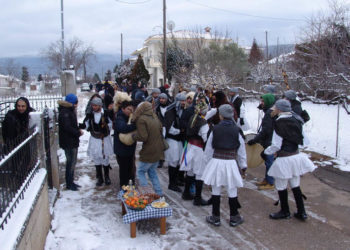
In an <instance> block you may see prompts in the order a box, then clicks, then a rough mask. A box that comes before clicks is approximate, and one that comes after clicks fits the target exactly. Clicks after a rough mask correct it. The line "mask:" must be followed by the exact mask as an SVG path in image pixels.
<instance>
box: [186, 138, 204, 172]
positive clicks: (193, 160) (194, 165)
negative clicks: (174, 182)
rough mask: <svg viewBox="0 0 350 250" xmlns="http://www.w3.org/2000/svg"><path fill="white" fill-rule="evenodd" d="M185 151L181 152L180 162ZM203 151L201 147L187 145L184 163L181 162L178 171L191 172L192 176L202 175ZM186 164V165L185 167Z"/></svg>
mask: <svg viewBox="0 0 350 250" xmlns="http://www.w3.org/2000/svg"><path fill="white" fill-rule="evenodd" d="M184 153H185V151H184V150H183V152H182V155H181V160H182V159H184V158H183V154H184ZM203 155H204V152H203V149H202V148H201V147H198V146H195V145H192V144H190V143H188V144H187V153H186V161H185V160H183V161H182V162H181V165H180V171H190V170H192V171H193V172H194V174H196V175H201V174H202V173H203V164H202V161H203V158H204V157H203ZM186 163H187V165H186Z"/></svg>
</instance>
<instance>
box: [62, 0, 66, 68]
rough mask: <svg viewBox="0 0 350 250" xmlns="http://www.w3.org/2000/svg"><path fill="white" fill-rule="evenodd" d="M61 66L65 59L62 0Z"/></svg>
mask: <svg viewBox="0 0 350 250" xmlns="http://www.w3.org/2000/svg"><path fill="white" fill-rule="evenodd" d="M61 46H62V48H61V56H62V61H61V68H62V70H63V69H64V68H65V64H66V63H65V60H64V24H63V0H61Z"/></svg>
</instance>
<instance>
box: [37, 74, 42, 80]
mask: <svg viewBox="0 0 350 250" xmlns="http://www.w3.org/2000/svg"><path fill="white" fill-rule="evenodd" d="M42 80H43V76H42V75H41V74H39V75H38V82H41V81H42Z"/></svg>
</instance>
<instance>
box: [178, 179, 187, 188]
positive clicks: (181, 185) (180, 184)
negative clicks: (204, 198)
mask: <svg viewBox="0 0 350 250" xmlns="http://www.w3.org/2000/svg"><path fill="white" fill-rule="evenodd" d="M176 185H177V186H179V187H183V186H185V183H184V182H182V181H180V180H178V181H177V182H176Z"/></svg>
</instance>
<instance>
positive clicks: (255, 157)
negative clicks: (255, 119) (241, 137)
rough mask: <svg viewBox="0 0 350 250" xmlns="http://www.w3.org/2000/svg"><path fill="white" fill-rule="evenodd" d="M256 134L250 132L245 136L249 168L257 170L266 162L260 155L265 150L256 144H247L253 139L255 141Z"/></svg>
mask: <svg viewBox="0 0 350 250" xmlns="http://www.w3.org/2000/svg"><path fill="white" fill-rule="evenodd" d="M255 135H256V134H255V133H251V132H248V133H247V134H245V150H246V153H247V165H248V168H255V167H257V166H260V165H261V164H262V163H263V162H264V160H263V159H262V158H261V156H260V153H261V152H262V151H263V150H264V148H263V147H262V146H261V145H260V144H258V143H256V144H254V145H248V144H247V142H248V141H249V140H251V139H254V137H255Z"/></svg>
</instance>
